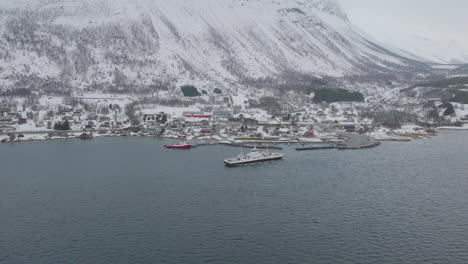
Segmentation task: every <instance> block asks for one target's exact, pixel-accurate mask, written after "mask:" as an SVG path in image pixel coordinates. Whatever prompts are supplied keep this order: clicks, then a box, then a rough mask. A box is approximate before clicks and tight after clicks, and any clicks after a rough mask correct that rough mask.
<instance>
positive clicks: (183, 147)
mask: <svg viewBox="0 0 468 264" xmlns="http://www.w3.org/2000/svg"><path fill="white" fill-rule="evenodd" d="M164 147H165V148H167V149H191V148H192V146H191V145H184V146H169V145H166V146H164Z"/></svg>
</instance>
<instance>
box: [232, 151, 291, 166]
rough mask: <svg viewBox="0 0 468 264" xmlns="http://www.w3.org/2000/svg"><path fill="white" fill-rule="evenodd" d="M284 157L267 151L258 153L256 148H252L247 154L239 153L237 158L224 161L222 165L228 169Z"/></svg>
mask: <svg viewBox="0 0 468 264" xmlns="http://www.w3.org/2000/svg"><path fill="white" fill-rule="evenodd" d="M283 157H284V155H283V154H281V153H273V152H268V151H258V150H257V148H254V149H253V150H252V151H251V152H249V153H241V154H239V155H238V156H237V157H234V158H230V159H225V160H224V164H226V166H229V167H234V166H239V165H245V164H251V163H258V162H265V161H270V160H279V159H282V158H283Z"/></svg>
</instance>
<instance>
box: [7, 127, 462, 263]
mask: <svg viewBox="0 0 468 264" xmlns="http://www.w3.org/2000/svg"><path fill="white" fill-rule="evenodd" d="M164 143H165V142H163V141H159V140H157V139H150V138H107V139H97V140H93V141H87V142H84V141H78V140H69V141H49V142H36V143H27V144H26V143H25V144H4V145H0V166H1V167H0V263H2V264H3V263H21V264H25V263H35V264H36V263H37V264H42V263H44V264H45V263H47V264H49V263H61V264H62V263H90V264H91V263H93V264H95V263H114V264H115V263H117V264H118V263H183V264H186V263H266V264H267V263H268V264H271V263H346V264H348V263H356V264H357V263H359V264H361V263H383V264H386V263H398V264H400V263H424V264H427V263H429V264H436V263H437V264H439V263H447V264H449V263H450V264H457V263H460V264H462V263H463V264H466V263H468V133H467V132H444V133H442V135H441V136H439V137H436V138H433V139H430V140H421V141H414V142H411V143H385V144H383V145H382V146H381V147H378V148H375V149H368V150H359V151H338V150H324V151H312V152H295V151H294V149H292V148H288V147H286V149H284V151H283V153H285V154H286V155H287V156H286V158H285V160H284V161H279V162H274V163H266V164H260V165H253V166H248V167H241V168H225V167H224V165H223V162H222V160H223V158H225V157H230V156H233V155H235V154H237V153H238V151H239V149H236V148H230V147H224V146H210V147H201V148H197V149H193V150H190V151H169V150H165V149H164V148H163V144H164Z"/></svg>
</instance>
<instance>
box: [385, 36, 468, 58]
mask: <svg viewBox="0 0 468 264" xmlns="http://www.w3.org/2000/svg"><path fill="white" fill-rule="evenodd" d="M386 42H387V43H393V44H391V45H393V46H395V47H397V48H398V49H400V50H401V52H403V54H405V55H406V56H408V57H412V58H414V59H418V60H422V61H427V62H429V63H440V64H463V63H468V43H467V44H464V43H463V42H462V41H460V40H458V41H457V40H453V39H452V40H447V39H432V38H429V37H424V35H423V34H408V35H407V36H406V37H400V38H398V40H396V39H395V40H393V41H388V40H387V41H386Z"/></svg>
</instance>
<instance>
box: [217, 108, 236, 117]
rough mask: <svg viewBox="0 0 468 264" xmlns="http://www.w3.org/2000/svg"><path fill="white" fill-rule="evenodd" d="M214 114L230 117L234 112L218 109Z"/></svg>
mask: <svg viewBox="0 0 468 264" xmlns="http://www.w3.org/2000/svg"><path fill="white" fill-rule="evenodd" d="M213 115H214V116H216V117H219V118H226V119H229V118H231V117H232V116H233V113H232V111H229V110H223V109H217V110H214V111H213Z"/></svg>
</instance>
